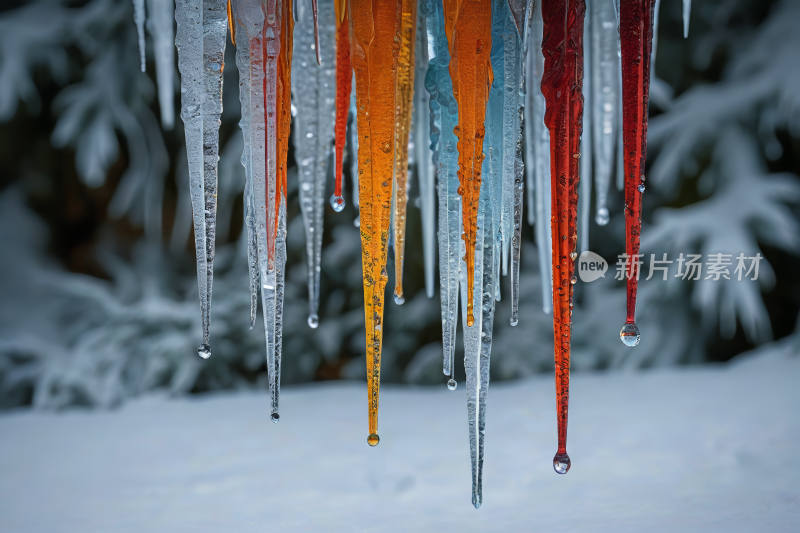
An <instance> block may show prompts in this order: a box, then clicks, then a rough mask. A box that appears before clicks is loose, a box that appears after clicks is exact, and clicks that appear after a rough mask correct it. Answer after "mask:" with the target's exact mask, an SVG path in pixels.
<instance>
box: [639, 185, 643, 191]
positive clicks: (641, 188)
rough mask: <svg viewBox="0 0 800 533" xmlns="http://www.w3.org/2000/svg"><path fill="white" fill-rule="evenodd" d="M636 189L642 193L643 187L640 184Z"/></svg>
mask: <svg viewBox="0 0 800 533" xmlns="http://www.w3.org/2000/svg"><path fill="white" fill-rule="evenodd" d="M638 189H639V192H644V185H641V184H640V185H639V187H638Z"/></svg>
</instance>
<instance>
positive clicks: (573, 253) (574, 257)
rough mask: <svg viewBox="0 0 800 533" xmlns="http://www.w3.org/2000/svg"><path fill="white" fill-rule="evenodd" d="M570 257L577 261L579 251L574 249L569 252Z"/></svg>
mask: <svg viewBox="0 0 800 533" xmlns="http://www.w3.org/2000/svg"><path fill="white" fill-rule="evenodd" d="M569 258H570V259H572V260H573V261H575V260H576V259H577V258H578V252H575V251H572V252H570V253H569Z"/></svg>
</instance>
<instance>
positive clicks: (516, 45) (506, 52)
mask: <svg viewBox="0 0 800 533" xmlns="http://www.w3.org/2000/svg"><path fill="white" fill-rule="evenodd" d="M498 1H499V2H502V3H503V4H505V6H504V7H505V9H503V10H502V11H503V13H504V15H505V16H504V17H503V21H502V22H503V29H502V32H503V34H502V36H503V42H502V45H501V46H502V50H503V57H504V62H503V63H504V64H503V71H502V78H501V81H500V85H501V86H502V90H503V96H504V98H503V143H502V144H501V145H500V146H502V150H503V156H502V161H503V170H502V176H503V177H502V187H501V188H502V193H503V194H502V197H501V199H500V205H501V206H502V208H501V209H502V210H501V212H500V227H499V228H498V229H499V230H500V233H501V236H502V254H501V257H502V264H503V275H504V276H505V275H507V274H508V263H509V251H510V249H511V239H512V235H513V232H514V229H513V228H514V223H513V221H514V196H515V194H514V187H515V183H514V181H515V172H514V167H515V165H516V153H517V138H518V136H519V124H518V122H519V102H520V100H521V99H522V98H521V97H520V95H519V89H520V88H519V73H518V69H519V56H520V44H521V43H520V38H519V36H518V34H517V31H518V30H517V26H516V24H515V23H514V19H513V16H512V15H511V14H510V9H508V0H498ZM498 7H499V6H498ZM498 11H499V9H498ZM492 37H493V40H494V36H492ZM493 44H494V43H493ZM500 75H501V73H498V72H495V76H497V77H498V78H499V77H500ZM496 218H497V217H496V216H495V219H496ZM498 281H499V280H498Z"/></svg>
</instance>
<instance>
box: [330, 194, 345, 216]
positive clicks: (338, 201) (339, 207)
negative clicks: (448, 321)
mask: <svg viewBox="0 0 800 533" xmlns="http://www.w3.org/2000/svg"><path fill="white" fill-rule="evenodd" d="M344 205H345V202H344V197H343V196H336V195H335V194H334V195H333V196H331V207H332V208H333V210H334V211H336V212H337V213H341V212H342V211H344Z"/></svg>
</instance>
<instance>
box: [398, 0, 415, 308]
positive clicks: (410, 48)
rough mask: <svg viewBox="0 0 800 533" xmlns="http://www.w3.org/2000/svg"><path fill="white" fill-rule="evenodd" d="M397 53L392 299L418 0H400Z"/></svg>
mask: <svg viewBox="0 0 800 533" xmlns="http://www.w3.org/2000/svg"><path fill="white" fill-rule="evenodd" d="M400 9H401V18H400V55H399V57H398V61H397V91H396V95H395V106H396V113H395V149H394V150H395V163H394V196H393V199H394V202H393V209H394V227H393V231H394V277H395V287H394V301H395V303H396V304H398V305H400V304H402V303H403V302H405V298H404V296H403V257H404V255H405V248H406V208H407V205H408V195H407V193H408V134H409V131H410V130H411V106H412V100H413V98H414V63H415V61H414V59H415V57H414V48H415V44H416V40H417V0H400Z"/></svg>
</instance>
